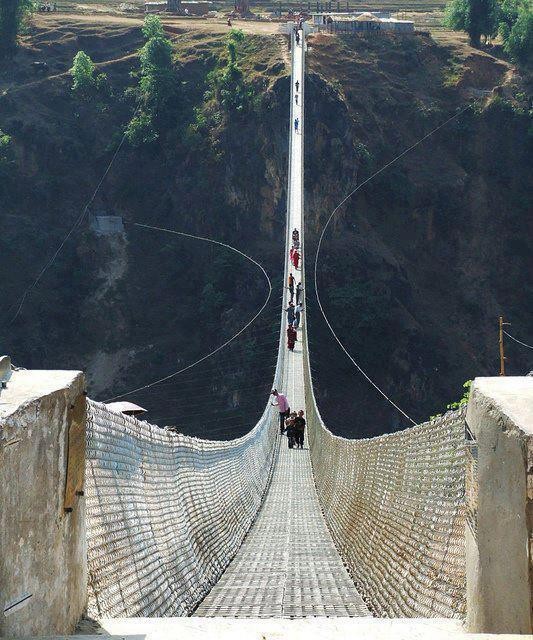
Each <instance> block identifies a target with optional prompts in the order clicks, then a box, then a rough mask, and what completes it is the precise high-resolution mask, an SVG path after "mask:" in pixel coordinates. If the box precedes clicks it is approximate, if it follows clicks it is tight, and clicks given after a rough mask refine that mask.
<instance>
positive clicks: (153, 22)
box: [142, 13, 165, 40]
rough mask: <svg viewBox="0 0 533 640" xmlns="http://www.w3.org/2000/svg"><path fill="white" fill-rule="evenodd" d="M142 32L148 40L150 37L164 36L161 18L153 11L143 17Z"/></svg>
mask: <svg viewBox="0 0 533 640" xmlns="http://www.w3.org/2000/svg"><path fill="white" fill-rule="evenodd" d="M142 32H143V36H144V37H145V38H146V40H150V39H151V38H164V37H165V32H164V30H163V23H162V22H161V18H160V17H159V16H156V15H154V14H153V13H152V14H148V15H147V16H146V18H145V19H144V24H143V26H142Z"/></svg>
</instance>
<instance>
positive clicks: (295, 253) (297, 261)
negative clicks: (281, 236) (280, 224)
mask: <svg viewBox="0 0 533 640" xmlns="http://www.w3.org/2000/svg"><path fill="white" fill-rule="evenodd" d="M292 264H293V265H294V268H295V269H298V265H299V264H300V253H299V251H298V249H295V250H294V251H293V252H292Z"/></svg>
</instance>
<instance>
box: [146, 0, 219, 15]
mask: <svg viewBox="0 0 533 640" xmlns="http://www.w3.org/2000/svg"><path fill="white" fill-rule="evenodd" d="M212 8H213V3H212V2H211V0H165V1H164V2H159V1H158V2H152V1H150V2H145V3H144V11H145V13H163V12H165V11H168V12H170V13H179V14H180V15H186V16H189V15H190V16H204V15H206V14H207V13H209V11H210V10H211V9H212Z"/></svg>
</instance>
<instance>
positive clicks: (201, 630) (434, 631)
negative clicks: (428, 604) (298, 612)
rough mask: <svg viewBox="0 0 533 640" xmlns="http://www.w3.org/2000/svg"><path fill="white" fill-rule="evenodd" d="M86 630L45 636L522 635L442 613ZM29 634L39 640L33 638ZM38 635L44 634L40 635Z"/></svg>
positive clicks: (118, 623)
mask: <svg viewBox="0 0 533 640" xmlns="http://www.w3.org/2000/svg"><path fill="white" fill-rule="evenodd" d="M99 622H100V627H101V628H100V630H99V631H98V632H97V633H96V635H95V632H91V633H92V635H91V634H89V635H86V634H85V635H83V633H84V632H83V630H82V629H80V631H81V633H82V635H79V634H77V635H74V636H52V638H50V637H48V640H67V638H68V639H69V640H102V638H105V639H106V640H241V639H242V640H346V639H347V638H355V639H357V640H459V639H461V640H468V639H472V640H474V639H476V640H482V639H483V640H485V639H486V640H489V639H493V640H496V639H497V640H511V639H514V640H524V638H526V637H528V636H523V635H507V634H504V635H492V634H490V635H489V634H470V633H465V631H464V630H463V627H462V623H461V622H460V621H458V620H445V619H440V618H434V619H422V618H409V619H408V618H397V619H386V618H299V619H295V620H290V619H280V618H265V619H251V618H249V619H231V618H116V619H104V620H100V621H99ZM33 640H37V639H36V638H35V639H33ZM39 640H43V638H40V639H39Z"/></svg>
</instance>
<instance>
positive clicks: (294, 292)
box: [285, 229, 304, 351]
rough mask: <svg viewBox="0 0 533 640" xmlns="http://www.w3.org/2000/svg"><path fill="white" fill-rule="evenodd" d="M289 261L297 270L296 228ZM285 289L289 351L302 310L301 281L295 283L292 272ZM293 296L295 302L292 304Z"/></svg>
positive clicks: (298, 236) (291, 349)
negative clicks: (286, 295)
mask: <svg viewBox="0 0 533 640" xmlns="http://www.w3.org/2000/svg"><path fill="white" fill-rule="evenodd" d="M290 261H291V264H292V265H293V267H294V268H295V269H296V270H298V265H299V263H300V232H299V231H298V229H294V230H293V232H292V246H291V251H290ZM287 289H288V290H289V294H290V299H289V306H288V307H287V308H286V309H285V312H286V313H287V348H288V349H289V351H294V345H295V343H296V341H297V339H298V337H297V335H298V334H297V333H296V330H297V329H298V327H299V326H300V319H301V314H302V311H303V310H304V308H303V304H302V299H303V290H304V288H303V285H302V283H301V281H300V282H298V284H296V283H295V278H294V276H293V275H292V272H291V273H289V277H288V281H287ZM295 297H296V304H294V298H295Z"/></svg>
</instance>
